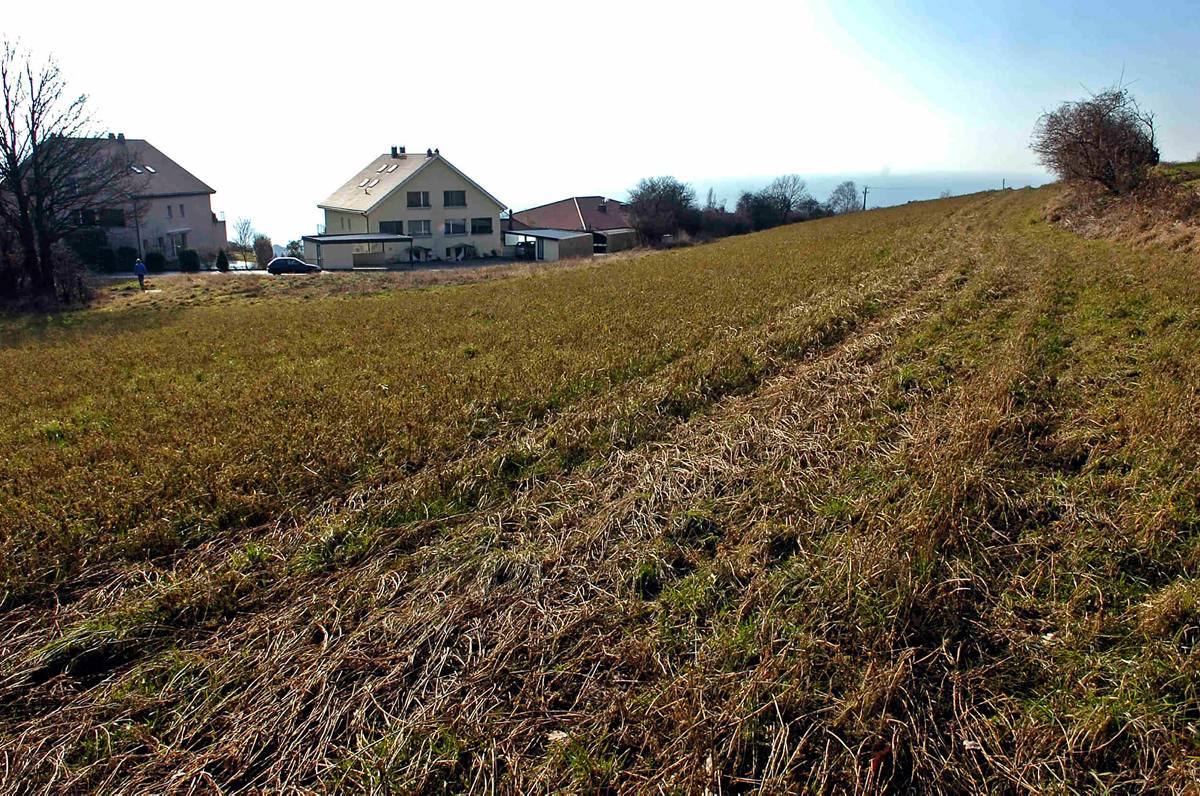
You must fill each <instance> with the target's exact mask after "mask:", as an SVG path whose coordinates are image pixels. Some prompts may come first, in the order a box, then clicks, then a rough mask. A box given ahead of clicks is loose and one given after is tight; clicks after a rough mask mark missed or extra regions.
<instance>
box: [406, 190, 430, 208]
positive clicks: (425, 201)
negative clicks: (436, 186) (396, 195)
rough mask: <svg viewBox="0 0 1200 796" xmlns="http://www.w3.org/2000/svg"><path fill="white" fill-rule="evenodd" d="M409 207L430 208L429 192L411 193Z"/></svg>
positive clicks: (409, 193)
mask: <svg viewBox="0 0 1200 796" xmlns="http://www.w3.org/2000/svg"><path fill="white" fill-rule="evenodd" d="M408 206H409V207H429V191H409V192H408Z"/></svg>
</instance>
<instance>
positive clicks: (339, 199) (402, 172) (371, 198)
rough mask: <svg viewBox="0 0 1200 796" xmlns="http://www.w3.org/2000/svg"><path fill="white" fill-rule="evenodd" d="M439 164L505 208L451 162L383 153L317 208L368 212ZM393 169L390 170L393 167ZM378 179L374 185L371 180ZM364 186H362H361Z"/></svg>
mask: <svg viewBox="0 0 1200 796" xmlns="http://www.w3.org/2000/svg"><path fill="white" fill-rule="evenodd" d="M435 161H441V163H442V164H443V165H445V166H446V167H447V168H448V169H450V170H451V171H453V172H454V173H455V174H457V175H458V176H459V177H462V178H463V179H464V180H466V181H467V182H468V183H470V184H471V185H473V186H474V187H475V188H477V189H478V190H479V192H480V193H482V194H483V195H484V196H486V197H487V198H488V199H491V200H492V201H493V202H495V203H496V206H497V207H499V208H500V209H501V210H503V209H504V207H505V205H504V203H503V202H501V201H500V200H499V199H497V198H496V197H494V196H492V195H491V194H490V193H488V192H487V191H485V190H484V189H483V186H481V185H480V184H479V183H477V182H475V181H474V180H472V179H471V178H470V177H468V176H467V175H465V174H463V173H462V172H461V171H459V170H458V169H457V168H456V167H455V166H454V164H453V163H451V162H450V161H448V160H446V159H445V158H444V157H442V156H441V155H433V156H432V157H427V156H426V155H425V154H423V153H422V154H409V155H404V156H402V157H392V156H391V154H389V153H384V154H382V155H380V156H379V157H377V158H375V159H374V160H372V161H371V162H370V163H368V164H367V165H366V166H364V167H363V168H362V169H361V170H360V171H359V172H358V173H357V174H355V175H354V176H353V177H351V178H350V179H349V180H347V181H346V184H345V185H343V186H342V187H341V188H338V189H337V190H336V191H334V192H333V193H332V194H330V196H329V198H328V199H326V200H325V201H324V202H321V203H320V204H319V205H317V207H319V208H321V209H322V210H349V211H350V212H352V213H369V212H370V211H372V210H374V209H375V206H376V205H378V204H379V203H380V202H382V201H383V200H384V199H387V198H388V197H389V196H391V194H392V193H393V192H394V191H397V190H399V189H400V187H401V186H403V185H404V184H405V183H407V182H408V181H409V180H411V179H412V178H413V177H415V176H417V175H418V174H420V173H421V172H422V171H424V170H425V168H426V167H428V166H429V165H430V164H431V163H433V162H435ZM393 166H394V167H395V168H392V167H393ZM374 180H378V182H377V183H375V184H374V185H372V184H371V182H372V181H374ZM364 182H365V183H366V185H364V184H363V183H364Z"/></svg>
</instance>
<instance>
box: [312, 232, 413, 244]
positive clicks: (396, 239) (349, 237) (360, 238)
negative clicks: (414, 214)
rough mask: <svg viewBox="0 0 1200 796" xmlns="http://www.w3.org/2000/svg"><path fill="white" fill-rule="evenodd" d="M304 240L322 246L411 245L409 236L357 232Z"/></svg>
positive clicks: (316, 236) (315, 236)
mask: <svg viewBox="0 0 1200 796" xmlns="http://www.w3.org/2000/svg"><path fill="white" fill-rule="evenodd" d="M304 240H311V241H312V242H313V243H319V244H321V245H322V246H329V245H331V244H337V243H343V244H348V243H411V242H412V236H411V235H395V234H392V233H390V232H359V233H353V232H351V233H347V234H345V235H305V236H304Z"/></svg>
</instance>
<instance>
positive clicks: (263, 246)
mask: <svg viewBox="0 0 1200 796" xmlns="http://www.w3.org/2000/svg"><path fill="white" fill-rule="evenodd" d="M274 257H275V249H274V248H273V247H272V246H271V239H270V238H268V237H267V236H266V235H259V236H257V237H255V238H254V259H255V260H256V261H257V262H258V267H259V268H266V267H267V263H269V262H271V260H272V259H273V258H274Z"/></svg>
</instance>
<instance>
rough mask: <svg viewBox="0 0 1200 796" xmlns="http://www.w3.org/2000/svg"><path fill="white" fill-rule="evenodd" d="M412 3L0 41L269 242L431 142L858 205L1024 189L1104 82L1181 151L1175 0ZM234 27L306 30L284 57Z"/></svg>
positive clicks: (523, 200)
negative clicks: (838, 192) (1127, 95)
mask: <svg viewBox="0 0 1200 796" xmlns="http://www.w3.org/2000/svg"><path fill="white" fill-rule="evenodd" d="M420 13H421V12H420V9H419V7H417V6H406V5H404V4H403V3H402V4H401V5H400V6H396V5H395V4H386V5H385V4H383V3H378V2H374V1H373V0H367V2H364V3H361V4H359V5H358V6H355V9H354V13H331V14H327V15H324V16H323V17H322V18H321V19H320V21H319V24H318V23H317V22H315V21H314V20H313V19H312V18H310V17H308V16H307V15H303V14H281V13H279V12H278V11H277V10H276V9H274V8H271V7H267V6H260V5H258V4H247V3H240V4H234V3H232V2H228V0H212V2H210V3H208V4H207V5H206V6H205V13H202V14H189V15H188V18H187V28H186V33H185V34H184V37H183V42H185V43H186V44H187V45H188V46H189V47H190V48H191V49H193V50H196V51H201V50H203V51H204V52H205V53H211V54H204V55H200V56H197V57H181V52H182V51H181V40H180V37H179V36H176V35H172V36H166V35H163V29H162V27H161V9H160V7H159V6H158V4H154V3H150V2H148V0H129V1H128V2H127V3H126V4H125V5H124V6H122V13H121V14H119V15H114V14H112V13H111V10H110V9H109V8H108V7H106V6H103V5H96V4H81V5H78V6H75V5H72V6H71V7H70V10H69V22H70V24H63V15H62V14H61V13H59V12H57V11H55V10H53V9H51V8H50V7H47V6H45V5H37V4H18V5H16V6H15V7H14V8H12V9H9V10H8V11H7V12H6V15H5V19H4V27H5V30H4V31H3V33H5V34H7V35H8V36H9V37H10V38H19V39H20V41H21V43H22V44H23V45H24V46H25V47H27V48H29V49H30V50H31V51H32V52H33V53H34V54H35V55H36V56H37V57H39V58H44V57H46V56H51V55H53V56H54V57H55V58H56V59H57V60H58V62H59V64H60V66H61V69H62V73H63V75H64V76H65V78H66V80H67V83H68V88H69V90H70V92H72V93H76V92H81V93H86V94H88V95H89V107H90V108H91V109H92V111H93V113H94V115H95V117H96V120H97V128H96V129H97V131H98V132H99V131H112V132H124V133H125V134H126V135H129V136H132V137H137V138H144V139H146V140H148V141H150V142H151V143H153V144H154V145H155V146H156V147H158V148H159V149H161V150H162V151H163V152H164V153H166V154H167V155H168V156H169V157H171V158H172V159H174V160H176V161H178V162H179V164H180V165H182V166H183V167H184V168H186V169H188V170H189V171H191V172H192V173H193V174H195V175H196V176H197V177H199V178H200V179H202V180H204V181H205V182H206V183H208V184H209V185H211V186H212V187H213V188H214V189H215V190H216V192H217V194H216V196H215V197H214V203H213V209H214V210H216V211H219V212H221V213H223V214H224V216H225V218H226V219H229V220H234V219H237V218H242V217H248V218H250V219H251V220H252V221H253V222H254V224H255V226H256V227H257V228H258V229H259V230H260V231H262V232H265V233H266V234H268V235H270V236H271V238H272V240H276V239H281V240H283V239H294V238H295V236H298V235H302V234H305V233H308V232H310V231H312V230H314V229H315V227H316V224H318V223H319V222H320V221H321V220H322V219H321V214H320V211H318V210H317V207H316V205H317V203H318V202H320V201H321V200H323V199H324V198H325V197H326V196H328V195H329V194H330V193H332V192H333V191H334V190H335V189H336V188H337V187H338V186H339V185H341V184H342V183H344V182H345V181H346V180H347V179H348V178H349V177H350V176H351V175H353V174H355V173H356V172H357V171H358V170H359V169H361V168H362V167H363V165H364V164H365V163H368V162H370V160H371V159H372V158H373V157H376V156H377V155H379V154H380V153H381V152H386V151H387V149H388V147H390V146H397V145H403V146H407V147H408V149H409V151H410V152H423V151H424V150H425V149H426V148H427V147H438V148H440V149H441V151H442V153H443V154H444V155H445V156H446V157H447V158H448V159H449V160H450V161H451V162H453V163H454V164H455V165H456V166H458V167H459V168H461V169H462V170H463V171H464V172H465V173H466V174H468V175H470V176H471V178H472V179H474V180H475V181H476V182H478V183H479V184H480V185H483V186H485V187H486V188H487V189H488V190H489V191H490V192H492V193H493V194H494V195H495V196H496V197H497V198H498V199H500V200H501V201H502V202H504V203H505V204H507V205H509V206H511V207H512V208H513V209H516V210H520V209H522V208H525V207H530V206H534V205H537V204H541V203H544V202H548V201H554V200H556V199H560V198H563V197H566V196H573V195H582V194H588V193H606V194H608V195H611V196H613V197H614V198H621V197H623V196H625V195H626V193H627V191H628V190H629V189H630V188H631V187H633V186H634V185H635V184H636V183H637V181H638V180H639V179H640V178H643V177H652V176H661V175H674V176H676V177H678V178H679V179H682V180H685V181H687V182H690V183H691V184H693V185H694V186H695V188H696V190H697V194H698V195H699V196H700V197H701V198H702V197H703V195H704V193H705V192H706V191H707V187H708V186H709V185H716V186H720V188H719V189H720V190H723V191H727V192H728V193H729V195H728V196H726V197H725V198H726V199H727V201H729V202H730V203H732V202H734V201H736V197H735V196H734V195H733V194H734V191H735V190H736V189H738V188H740V187H742V186H746V187H756V186H759V185H760V184H761V183H763V182H764V181H767V180H769V179H770V178H772V177H773V176H776V175H779V174H791V173H794V174H799V175H801V176H802V177H804V178H805V179H806V180H808V182H809V184H810V186H811V187H812V191H813V193H814V195H815V196H816V198H818V199H822V200H823V199H824V198H825V197H826V196H827V195H828V190H829V188H831V187H832V184H836V182H837V181H840V180H841V179H847V178H848V179H853V180H855V181H856V182H858V183H861V182H862V181H864V180H866V181H868V184H872V185H874V184H876V183H878V184H879V187H880V189H881V190H879V192H878V194H877V195H872V196H870V197H869V200H870V203H871V204H872V205H873V206H883V205H887V204H900V203H903V202H905V201H909V200H910V199H915V198H933V197H936V196H937V195H938V193H940V191H938V190H932V189H933V188H935V187H936V185H937V184H940V183H945V184H946V185H945V187H943V188H942V189H941V190H950V191H952V192H955V193H959V192H965V191H967V190H969V189H970V190H975V189H978V188H982V187H984V186H985V185H987V184H989V182H988V181H989V180H992V179H993V178H996V177H999V178H1004V179H1010V180H1011V181H1012V182H1013V183H1014V184H1015V183H1028V184H1040V183H1042V182H1045V181H1047V180H1048V179H1049V177H1048V176H1047V175H1045V174H1044V173H1042V172H1041V169H1040V166H1039V164H1038V162H1037V159H1036V157H1035V156H1034V154H1033V153H1032V152H1031V151H1030V150H1029V137H1030V134H1031V132H1032V130H1033V126H1034V124H1035V122H1036V121H1037V118H1038V117H1039V115H1040V114H1042V113H1043V112H1045V111H1046V110H1049V109H1051V108H1054V107H1056V106H1057V105H1058V104H1059V103H1061V102H1064V101H1070V100H1076V99H1080V98H1082V97H1085V96H1087V94H1088V92H1089V91H1090V90H1097V89H1102V88H1104V87H1106V86H1111V85H1113V84H1114V83H1115V82H1117V81H1122V82H1123V83H1124V84H1125V85H1127V86H1129V87H1130V88H1131V90H1132V91H1133V93H1134V94H1135V95H1136V97H1137V99H1138V100H1139V101H1140V102H1141V103H1142V104H1143V106H1144V107H1145V108H1146V109H1148V110H1151V111H1153V112H1154V113H1155V114H1156V122H1157V124H1156V131H1157V133H1158V142H1159V146H1160V149H1161V151H1162V156H1163V158H1164V159H1166V160H1174V159H1190V158H1191V157H1192V156H1193V155H1194V154H1196V153H1197V151H1200V116H1197V115H1196V114H1195V113H1193V112H1192V109H1193V107H1194V104H1195V97H1196V96H1200V49H1198V48H1196V47H1195V46H1194V43H1195V42H1196V41H1197V40H1200V14H1197V13H1196V9H1195V7H1194V3H1193V2H1189V0H1163V2H1162V3H1159V4H1157V5H1156V6H1155V7H1154V13H1152V14H1146V13H1136V14H1135V13H1134V12H1133V11H1132V7H1131V6H1130V5H1129V3H1127V2H1117V0H1044V1H1039V2H1035V0H1008V1H1007V2H1003V3H1001V2H994V1H991V0H961V2H956V3H953V4H948V3H945V2H943V1H942V0H912V1H911V2H910V3H906V4H904V5H903V6H902V7H901V6H897V5H895V4H881V3H877V2H870V0H837V1H836V2H834V0H799V1H798V2H796V3H790V4H787V5H783V6H781V5H778V4H773V3H767V2H764V0H744V2H743V3H741V4H739V6H738V7H737V13H730V10H729V9H727V8H724V7H720V6H698V7H693V8H689V9H688V10H687V13H686V14H681V13H680V12H679V11H678V10H677V9H676V8H673V7H671V6H668V5H665V4H654V3H643V2H634V1H633V0H612V1H611V2H610V3H609V4H607V5H606V6H605V10H604V13H602V14H596V13H593V12H592V11H591V10H590V9H589V8H586V7H576V6H571V5H565V6H564V5H563V4H560V3H551V2H548V0H530V2H528V3H526V4H525V5H523V6H522V7H521V10H520V13H519V14H518V15H516V16H517V17H518V18H519V22H518V21H516V20H514V13H513V11H512V9H511V8H509V7H507V6H503V5H496V4H491V3H486V2H482V0H478V1H477V0H464V3H463V4H461V5H460V6H458V7H456V9H455V14H454V15H453V16H454V22H453V36H440V35H424V32H423V30H422V32H421V33H419V34H418V33H415V32H414V31H417V30H418V29H416V28H412V29H407V28H406V27H405V25H404V24H403V21H404V20H406V19H408V18H411V17H413V16H414V15H419V14H420ZM389 20H395V21H396V24H397V25H399V27H393V26H392V25H390V24H389ZM364 22H365V23H368V24H364ZM585 29H586V31H587V35H586V36H585V37H581V36H579V35H577V32H578V31H581V30H585ZM242 31H245V32H252V31H270V41H271V42H276V41H278V42H304V43H305V44H304V45H303V46H296V47H291V48H288V49H287V50H286V52H287V53H288V57H286V58H284V57H280V53H281V52H282V51H283V49H282V48H281V47H280V46H275V45H273V44H259V43H258V40H257V39H256V38H255V37H253V36H250V37H242V36H239V33H240V32H242ZM118 42H119V43H122V44H121V45H120V46H114V43H118ZM124 42H129V44H130V46H124V44H123V43H124ZM518 42H519V43H520V44H519V45H518ZM222 45H228V46H224V47H223V46H222ZM226 53H230V54H226ZM877 175H886V176H887V178H888V179H889V180H891V181H893V182H892V184H889V185H887V186H885V185H884V184H883V183H882V182H879V176H877ZM930 178H936V179H935V183H934V184H931V185H924V184H921V183H918V182H917V179H930ZM995 181H996V182H997V183H998V182H999V180H998V179H997V180H995ZM827 186H828V187H827ZM885 187H887V188H888V190H883V188H885ZM997 187H998V185H997ZM909 188H911V190H908V189H909ZM918 189H922V190H918ZM875 203H878V204H877V205H876V204H875Z"/></svg>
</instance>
